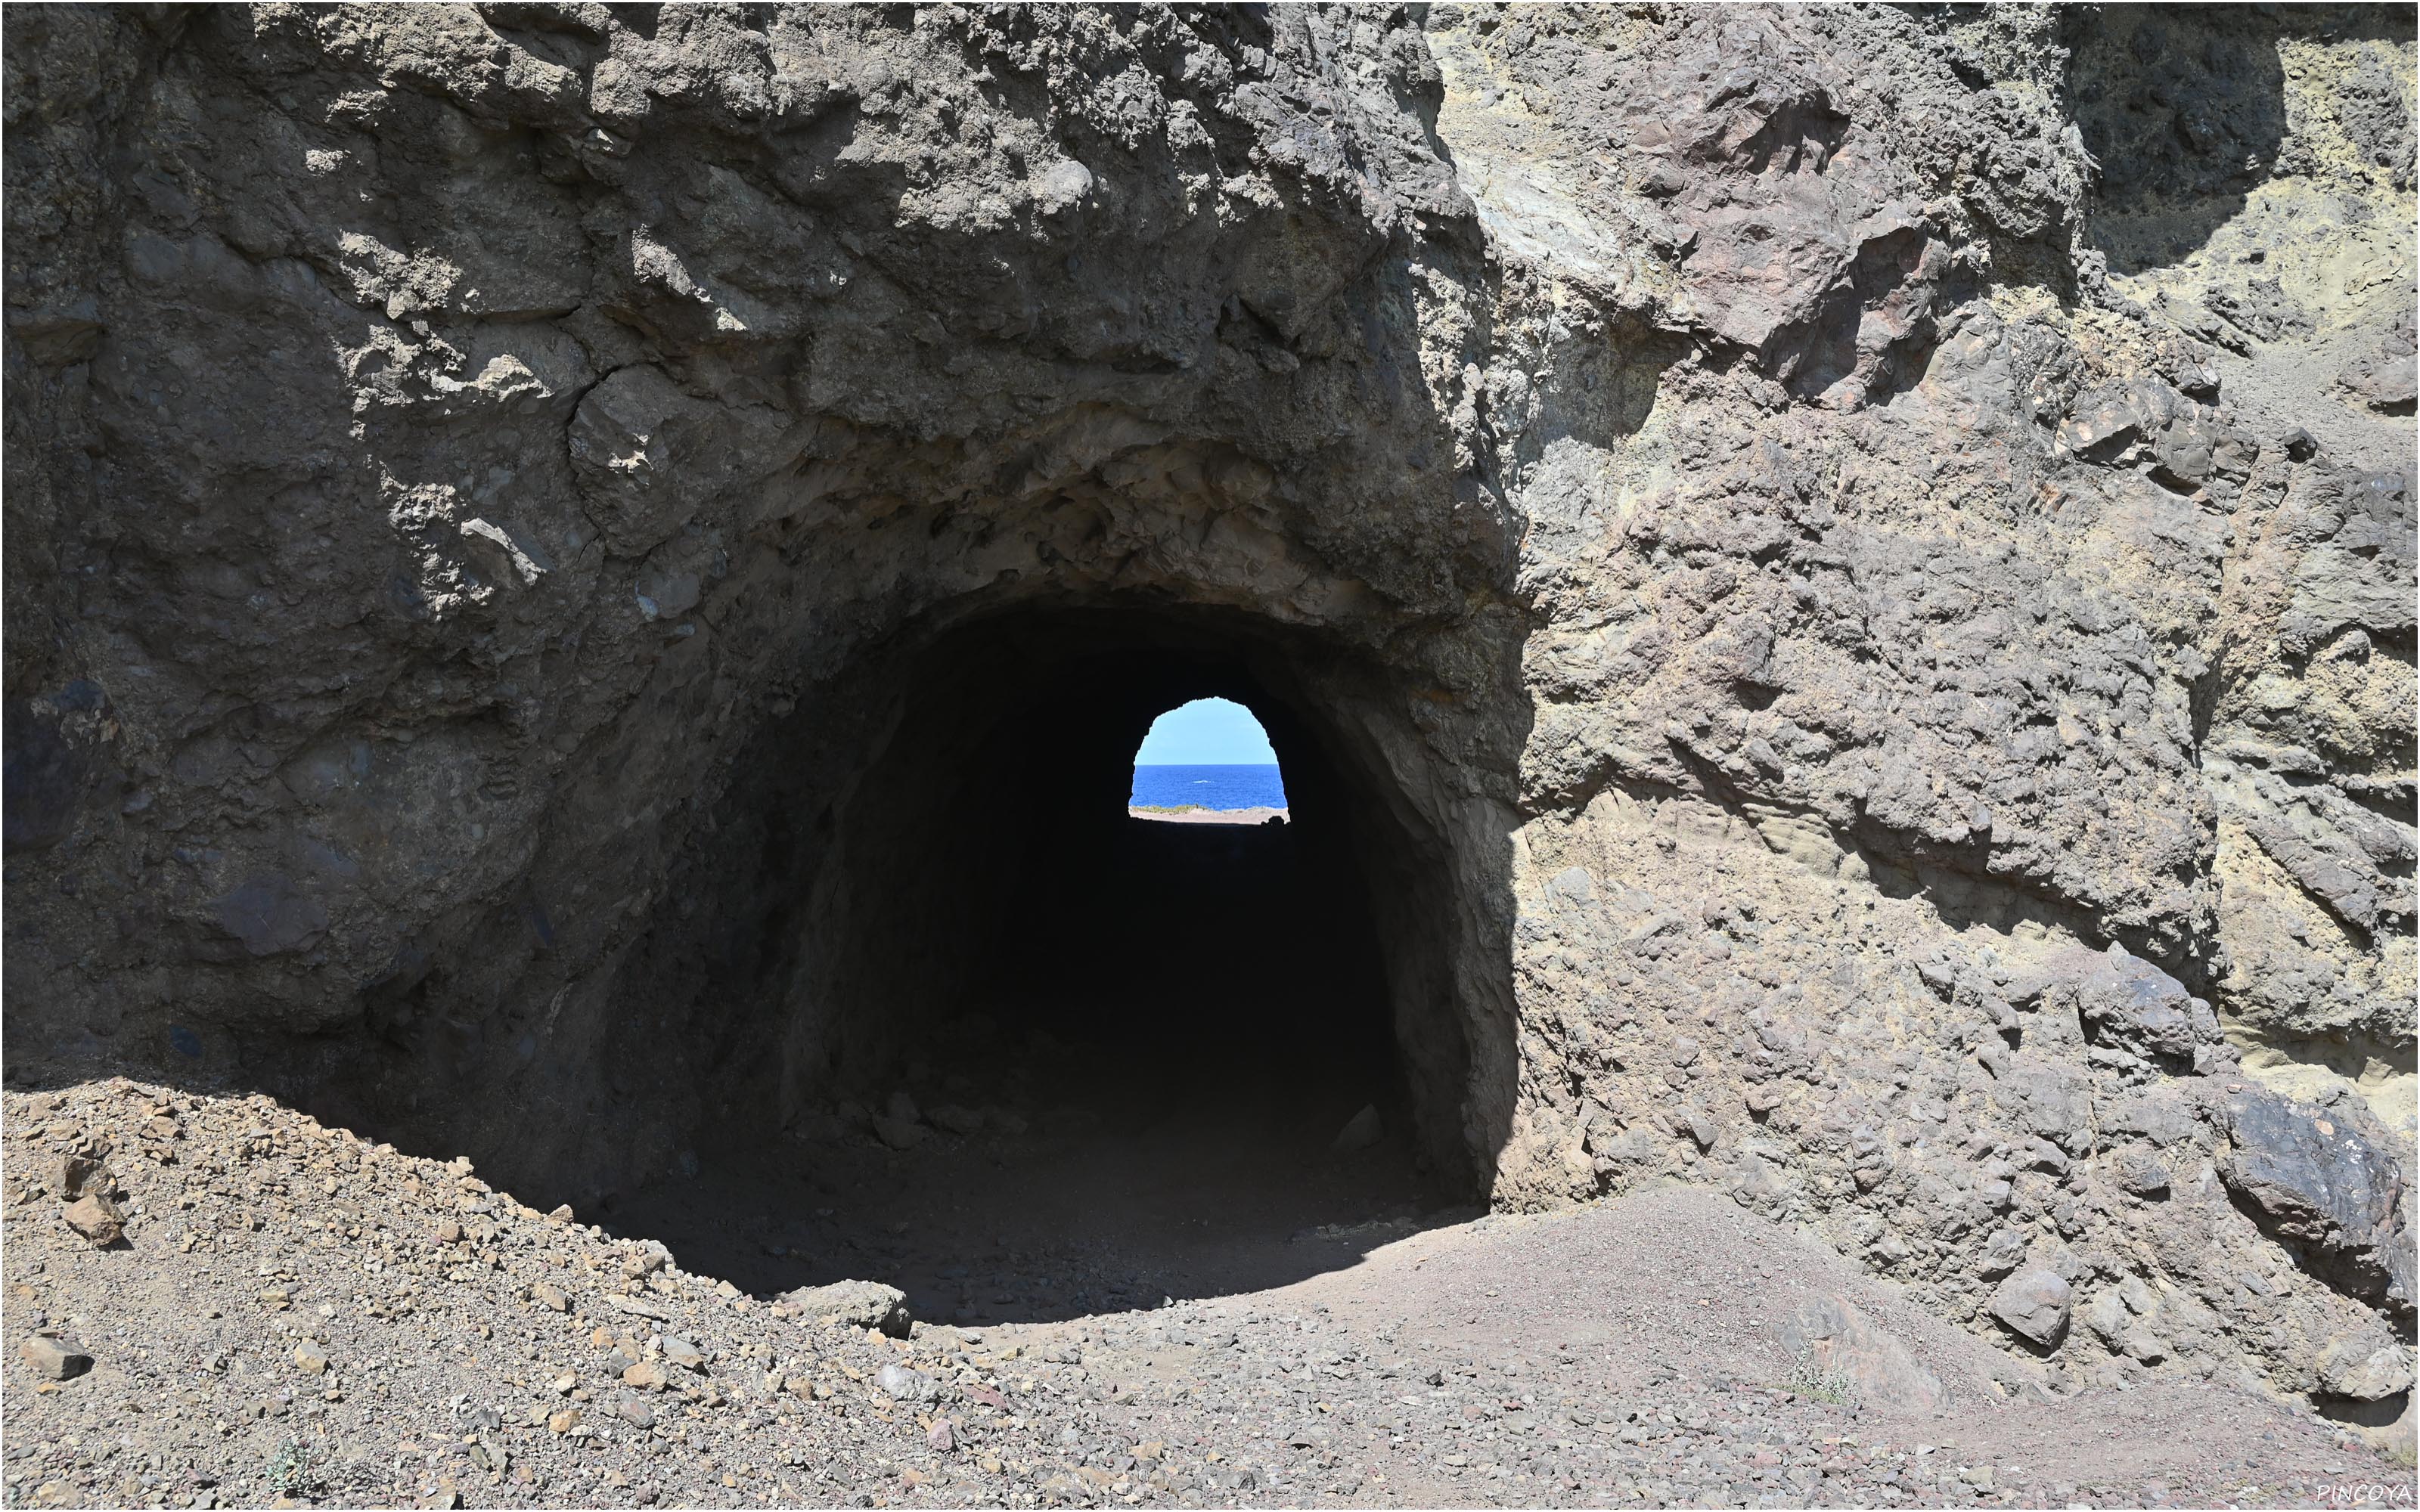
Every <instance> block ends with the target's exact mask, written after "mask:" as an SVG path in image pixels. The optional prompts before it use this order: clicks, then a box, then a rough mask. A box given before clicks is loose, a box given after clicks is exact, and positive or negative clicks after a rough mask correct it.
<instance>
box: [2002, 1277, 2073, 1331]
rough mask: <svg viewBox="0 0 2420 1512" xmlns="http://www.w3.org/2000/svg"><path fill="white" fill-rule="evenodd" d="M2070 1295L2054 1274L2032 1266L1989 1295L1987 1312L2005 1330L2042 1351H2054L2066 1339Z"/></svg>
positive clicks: (2059, 1278) (2003, 1283)
mask: <svg viewBox="0 0 2420 1512" xmlns="http://www.w3.org/2000/svg"><path fill="white" fill-rule="evenodd" d="M2070 1301H2071V1293H2070V1291H2069V1288H2068V1285H2067V1282H2066V1280H2065V1279H2064V1278H2062V1277H2061V1276H2060V1275H2059V1273H2057V1272H2055V1271H2052V1270H2047V1269H2044V1268H2041V1267H2039V1266H2038V1267H2036V1268H2034V1269H2032V1270H2029V1271H2020V1272H2018V1273H2016V1274H2014V1275H2012V1276H2010V1277H2009V1278H2008V1279H2007V1280H2006V1281H2003V1282H2001V1283H2000V1285H1999V1288H1998V1289H1997V1290H1995V1291H1993V1293H1992V1302H1991V1312H1992V1316H1993V1318H1996V1319H1999V1320H2000V1321H2001V1322H2002V1323H2004V1324H2006V1325H2007V1326H2008V1328H2009V1330H2010V1331H2011V1332H2013V1333H2015V1334H2017V1335H2022V1336H2023V1337H2024V1338H2026V1339H2028V1340H2030V1341H2032V1342H2033V1343H2035V1344H2038V1345H2040V1346H2041V1347H2042V1348H2043V1349H2045V1350H2055V1349H2056V1348H2058V1346H2059V1341H2060V1340H2062V1339H2064V1338H2065V1337H2066V1336H2067V1321H2068V1307H2069V1304H2070Z"/></svg>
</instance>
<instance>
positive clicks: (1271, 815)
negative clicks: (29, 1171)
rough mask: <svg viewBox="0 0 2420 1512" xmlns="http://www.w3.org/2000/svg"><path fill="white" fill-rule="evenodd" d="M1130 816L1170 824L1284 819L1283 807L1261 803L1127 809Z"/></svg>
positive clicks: (1258, 822) (1248, 822) (1256, 823)
mask: <svg viewBox="0 0 2420 1512" xmlns="http://www.w3.org/2000/svg"><path fill="white" fill-rule="evenodd" d="M1126 813H1127V815H1128V816H1129V817H1130V818H1135V819H1156V820H1158V821H1160V822H1161V823H1163V824H1171V825H1265V824H1267V823H1268V822H1269V821H1270V820H1272V819H1284V818H1286V817H1287V812H1286V810H1283V809H1272V808H1269V807H1268V806H1266V805H1265V804H1264V805H1262V806H1260V807H1258V808H1253V809H1187V810H1183V811H1182V812H1178V813H1160V812H1156V811H1155V810H1150V809H1128V810H1126Z"/></svg>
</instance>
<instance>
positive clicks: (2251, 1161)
mask: <svg viewBox="0 0 2420 1512" xmlns="http://www.w3.org/2000/svg"><path fill="white" fill-rule="evenodd" d="M2215 1111H2216V1115H2217V1117H2218V1119H2220V1120H2221V1121H2222V1122H2223V1124H2224V1127H2225V1128H2226V1133H2227V1135H2228V1137H2229V1139H2230V1140H2232V1142H2233V1147H2234V1148H2233V1149H2230V1150H2228V1151H2227V1153H2226V1158H2225V1159H2223V1160H2222V1161H2220V1162H2219V1166H2218V1173H2219V1177H2220V1179H2221V1180H2224V1181H2225V1182H2226V1186H2227V1189H2228V1190H2229V1191H2230V1192H2232V1193H2234V1194H2235V1196H2237V1197H2238V1198H2239V1199H2241V1200H2242V1202H2243V1203H2245V1204H2246V1205H2248V1206H2249V1207H2250V1208H2251V1210H2252V1211H2254V1212H2255V1213H2256V1214H2257V1217H2258V1218H2259V1220H2260V1223H2261V1226H2262V1227H2265V1228H2267V1229H2268V1230H2270V1231H2271V1232H2272V1233H2273V1234H2275V1235H2276V1236H2277V1237H2279V1238H2281V1239H2284V1240H2287V1241H2288V1242H2292V1243H2295V1244H2298V1245H2302V1246H2304V1248H2305V1249H2306V1251H2307V1252H2308V1253H2309V1254H2310V1255H2311V1256H2312V1257H2313V1258H2314V1259H2315V1260H2317V1261H2318V1262H2319V1265H2318V1266H2317V1268H2318V1269H2319V1270H2320V1272H2321V1273H2322V1275H2323V1276H2324V1277H2325V1278H2326V1279H2327V1280H2328V1281H2329V1282H2330V1283H2331V1284H2332V1285H2335V1286H2337V1287H2339V1288H2342V1289H2345V1290H2348V1291H2350V1292H2352V1293H2353V1294H2354V1295H2355V1296H2359V1297H2364V1298H2368V1299H2372V1300H2378V1301H2384V1302H2388V1303H2391V1304H2395V1305H2397V1306H2401V1307H2407V1308H2408V1307H2410V1306H2411V1305H2412V1291H2413V1275H2412V1270H2413V1256H2412V1235H2411V1227H2410V1214H2409V1213H2408V1212H2407V1211H2405V1208H2404V1202H2403V1187H2404V1173H2403V1168H2402V1165H2401V1163H2400V1162H2398V1161H2397V1160H2396V1159H2395V1158H2394V1156H2393V1155H2391V1154H2389V1153H2388V1149H2389V1148H2390V1147H2389V1145H2388V1144H2387V1139H2388V1137H2389V1136H2388V1135H2387V1134H2386V1132H2385V1131H2384V1130H2383V1129H2381V1128H2380V1127H2378V1125H2377V1124H2376V1122H2375V1120H2374V1119H2371V1118H2370V1116H2369V1115H2368V1114H2367V1113H2366V1111H2365V1110H2363V1109H2361V1108H2360V1107H2358V1106H2349V1105H2344V1104H2339V1105H2337V1106H2335V1107H2330V1108H2326V1109H2314V1108H2306V1107H2304V1106H2302V1105H2300V1104H2297V1103H2290V1102H2288V1101H2287V1100H2286V1099H2285V1098H2282V1097H2280V1096H2278V1095H2277V1094H2276V1093H2274V1092H2272V1091H2270V1090H2269V1089H2268V1088H2264V1087H2259V1086H2257V1085H2253V1084H2250V1083H2235V1084H2232V1085H2230V1087H2229V1088H2228V1089H2227V1091H2226V1095H2225V1096H2224V1098H2223V1099H2222V1100H2221V1101H2220V1102H2219V1103H2218V1106H2217V1108H2216V1110H2215Z"/></svg>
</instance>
